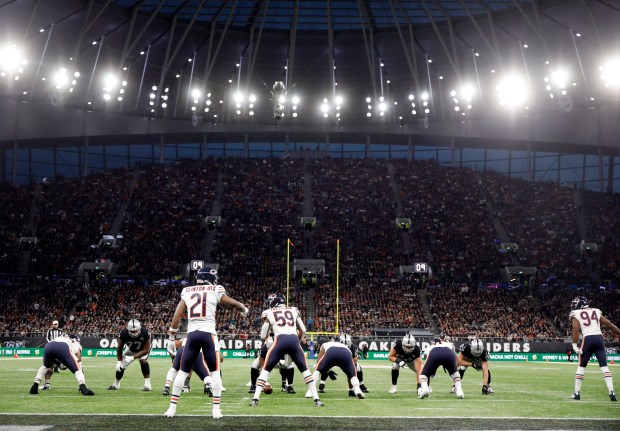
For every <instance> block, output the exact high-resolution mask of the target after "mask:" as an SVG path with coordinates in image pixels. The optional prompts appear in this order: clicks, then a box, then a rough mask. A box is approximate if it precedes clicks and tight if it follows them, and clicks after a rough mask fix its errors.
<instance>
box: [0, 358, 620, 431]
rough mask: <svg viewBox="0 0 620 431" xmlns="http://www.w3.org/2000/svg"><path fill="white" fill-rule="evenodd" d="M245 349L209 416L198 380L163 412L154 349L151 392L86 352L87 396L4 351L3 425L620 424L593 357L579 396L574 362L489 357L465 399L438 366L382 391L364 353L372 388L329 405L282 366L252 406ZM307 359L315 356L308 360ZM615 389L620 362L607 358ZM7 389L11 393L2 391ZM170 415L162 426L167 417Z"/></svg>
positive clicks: (136, 376)
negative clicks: (484, 388) (420, 389)
mask: <svg viewBox="0 0 620 431" xmlns="http://www.w3.org/2000/svg"><path fill="white" fill-rule="evenodd" d="M251 362H252V361H251V360H250V359H227V360H225V362H224V363H223V366H222V369H223V380H224V386H225V387H226V389H227V391H226V392H225V393H224V394H223V396H222V411H223V413H224V418H222V419H220V420H217V421H215V420H213V419H212V418H211V417H210V411H211V404H210V399H209V398H208V397H207V396H205V395H204V394H203V393H202V392H203V391H202V385H201V384H200V382H198V381H194V382H193V383H192V389H193V390H192V392H191V393H189V394H183V395H182V396H181V399H180V402H179V406H178V409H177V412H178V413H177V417H175V418H173V419H166V420H165V419H164V418H163V413H164V411H165V410H166V408H167V407H168V403H169V397H165V396H163V395H162V394H161V389H162V387H163V383H164V379H165V375H166V371H167V369H168V367H169V364H170V362H169V361H167V360H165V359H152V360H151V361H150V363H151V382H152V386H153V391H152V392H142V391H141V388H142V386H143V379H142V376H141V373H140V367H139V365H138V366H136V365H133V364H132V366H131V367H130V368H129V369H128V370H127V371H126V372H125V377H124V379H123V381H122V385H121V389H120V390H119V391H108V390H107V387H108V386H109V385H110V384H111V383H112V382H113V380H114V366H115V363H116V361H115V359H113V358H85V359H84V373H85V375H86V382H87V385H88V386H89V387H90V388H91V389H92V390H93V391H95V393H96V395H95V396H94V397H83V396H82V395H80V394H79V393H78V392H77V383H76V381H75V379H74V378H73V376H72V375H71V373H70V372H68V371H63V372H61V373H60V374H57V375H54V376H53V378H52V389H51V390H50V391H41V393H40V394H39V395H30V394H29V393H28V390H29V388H30V386H31V385H32V381H33V379H34V376H35V373H36V370H37V369H38V367H39V366H40V364H41V363H42V361H41V358H28V359H26V358H24V359H22V358H18V359H13V358H5V359H1V360H0V389H1V390H2V393H3V394H5V396H4V397H3V398H2V402H0V431H2V430H3V429H4V428H3V426H10V425H13V426H16V427H18V428H17V429H19V428H22V427H24V426H27V425H32V426H49V427H53V428H55V429H104V428H105V429H110V428H112V429H117V428H131V429H132V430H149V431H153V429H154V428H153V427H158V428H159V427H161V426H162V423H166V422H168V424H170V425H172V424H174V426H175V427H177V426H180V427H182V428H184V429H204V428H205V427H208V428H209V429H222V430H225V429H231V430H232V429H236V430H244V429H255V430H260V429H265V430H267V429H270V430H271V429H274V428H277V427H280V426H282V427H292V428H295V429H296V430H313V429H317V428H323V429H356V430H380V429H386V430H387V429H390V430H396V429H452V430H454V429H471V430H473V429H488V430H491V429H514V430H516V429H538V430H541V429H558V430H559V429H562V430H566V429H583V430H585V429H592V430H617V429H620V404H619V403H617V402H616V403H614V402H611V401H610V400H609V397H608V396H607V389H606V387H605V384H604V382H603V379H602V375H601V373H600V371H599V369H598V366H596V365H594V364H591V365H589V366H588V368H587V371H586V377H585V380H584V384H583V388H582V399H581V401H572V400H569V399H568V398H567V397H568V395H570V394H571V393H572V391H573V381H574V373H575V368H576V364H575V363H570V364H568V363H559V364H557V363H556V364H554V363H531V362H529V363H528V362H519V363H516V362H515V363H506V362H502V363H500V362H497V363H491V372H492V380H493V387H494V389H495V391H496V394H495V395H491V396H483V395H482V394H481V380H482V375H481V373H478V372H476V371H475V370H472V369H469V370H467V372H466V374H465V377H464V379H463V390H464V392H465V399H463V400H457V399H456V398H455V397H454V396H453V395H450V394H449V389H450V385H451V380H450V379H449V378H448V376H447V374H444V373H443V372H442V371H440V372H438V374H437V377H436V379H433V380H432V387H433V393H432V394H431V396H430V397H429V398H428V399H426V400H418V399H417V394H416V387H415V375H414V374H413V373H412V372H411V371H409V370H407V369H405V370H402V371H401V374H400V379H399V382H398V383H399V385H398V393H396V394H388V390H389V388H390V385H391V377H390V374H391V372H390V368H391V367H390V364H389V363H388V362H387V361H385V362H383V361H362V366H363V367H364V370H365V371H364V380H365V383H366V385H367V386H368V388H369V389H370V393H369V394H367V399H365V400H358V399H356V398H350V397H348V395H347V389H346V382H345V380H344V375H343V374H342V373H340V372H339V370H336V372H338V374H339V376H338V380H336V381H329V380H328V383H327V392H326V393H325V394H321V399H322V400H323V401H324V402H325V407H322V408H317V407H314V406H313V403H312V402H311V401H310V400H308V399H305V398H304V394H305V386H304V385H302V384H301V383H300V382H301V379H300V375H299V373H296V374H295V388H296V389H297V391H298V393H297V394H296V395H291V394H286V393H282V392H280V391H279V390H278V389H279V386H280V385H279V380H280V375H279V373H278V372H277V371H275V372H274V373H272V375H271V378H270V381H271V383H272V384H273V385H274V388H275V389H276V390H275V391H274V393H273V394H272V395H264V394H263V396H262V397H261V402H260V405H259V407H257V408H251V407H249V402H250V399H251V394H248V393H247V387H246V383H247V382H248V380H249V374H250V373H249V369H250V364H251ZM309 363H310V364H312V361H309ZM610 369H611V371H612V373H614V374H615V377H616V381H615V383H616V389H617V390H618V389H620V372H618V371H620V367H618V366H617V365H611V366H610ZM7 395H8V396H7ZM168 424H166V427H168Z"/></svg>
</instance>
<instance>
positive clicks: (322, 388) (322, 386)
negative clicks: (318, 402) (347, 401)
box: [319, 383, 325, 394]
mask: <svg viewBox="0 0 620 431" xmlns="http://www.w3.org/2000/svg"><path fill="white" fill-rule="evenodd" d="M319 393H321V394H324V393H325V383H319Z"/></svg>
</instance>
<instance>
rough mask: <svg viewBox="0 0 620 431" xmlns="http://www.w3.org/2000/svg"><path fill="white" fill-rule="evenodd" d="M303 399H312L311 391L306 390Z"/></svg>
mask: <svg viewBox="0 0 620 431" xmlns="http://www.w3.org/2000/svg"><path fill="white" fill-rule="evenodd" d="M305 397H306V398H312V391H311V390H310V389H308V390H307V391H306V395H305Z"/></svg>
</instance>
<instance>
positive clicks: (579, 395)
mask: <svg viewBox="0 0 620 431" xmlns="http://www.w3.org/2000/svg"><path fill="white" fill-rule="evenodd" d="M568 398H570V399H571V400H580V399H581V394H580V393H579V392H575V393H574V394H572V395H571V396H570V397H568Z"/></svg>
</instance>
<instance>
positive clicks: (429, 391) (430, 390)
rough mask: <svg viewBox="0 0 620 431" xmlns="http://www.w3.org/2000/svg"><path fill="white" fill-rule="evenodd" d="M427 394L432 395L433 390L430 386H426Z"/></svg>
mask: <svg viewBox="0 0 620 431" xmlns="http://www.w3.org/2000/svg"><path fill="white" fill-rule="evenodd" d="M428 393H429V394H432V393H433V388H432V386H431V385H428Z"/></svg>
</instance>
